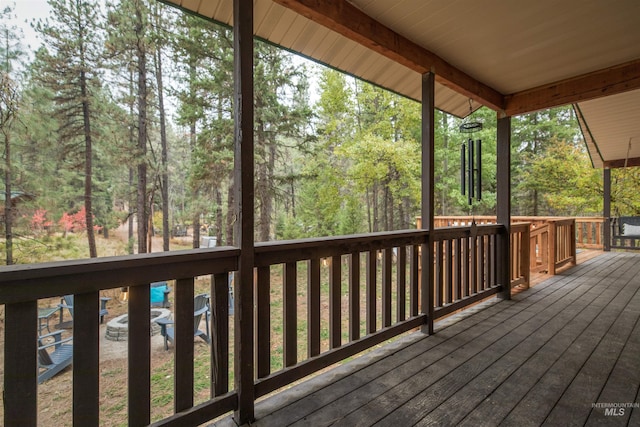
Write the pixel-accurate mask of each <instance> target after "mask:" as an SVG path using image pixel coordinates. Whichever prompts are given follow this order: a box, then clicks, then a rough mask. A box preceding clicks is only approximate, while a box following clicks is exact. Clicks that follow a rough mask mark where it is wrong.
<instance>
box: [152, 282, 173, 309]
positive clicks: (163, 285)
mask: <svg viewBox="0 0 640 427" xmlns="http://www.w3.org/2000/svg"><path fill="white" fill-rule="evenodd" d="M170 292H171V288H170V287H169V285H167V282H164V281H163V282H153V283H151V307H162V308H168V307H169V293H170Z"/></svg>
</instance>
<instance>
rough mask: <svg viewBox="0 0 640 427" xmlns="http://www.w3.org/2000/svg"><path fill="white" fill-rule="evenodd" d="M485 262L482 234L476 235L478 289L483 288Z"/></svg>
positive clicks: (481, 289)
mask: <svg viewBox="0 0 640 427" xmlns="http://www.w3.org/2000/svg"><path fill="white" fill-rule="evenodd" d="M485 262H486V254H485V252H484V236H480V237H478V290H479V291H483V290H484V289H485V282H484V280H485V269H484V268H485Z"/></svg>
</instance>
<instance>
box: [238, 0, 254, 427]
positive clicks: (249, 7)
mask: <svg viewBox="0 0 640 427" xmlns="http://www.w3.org/2000/svg"><path fill="white" fill-rule="evenodd" d="M233 53H234V63H233V64H234V70H233V75H234V92H235V94H234V95H235V96H234V112H235V130H234V135H235V165H234V168H235V171H234V180H235V182H234V190H235V200H236V213H237V217H236V226H235V227H236V228H235V239H234V241H235V242H236V245H239V246H240V250H241V251H240V260H239V262H238V276H239V277H238V278H239V280H238V282H237V283H236V289H235V338H234V343H235V349H234V357H235V363H234V367H235V388H236V391H237V393H238V408H237V410H236V413H235V418H236V422H237V424H238V425H244V424H247V423H250V422H252V421H253V419H254V398H255V390H254V378H253V375H254V374H253V372H254V360H253V349H254V342H253V336H254V334H253V329H254V323H253V322H254V319H253V266H254V241H253V231H254V230H253V228H254V226H253V217H254V213H253V207H254V202H253V195H254V182H253V163H254V158H253V99H254V95H253V2H252V1H246V0H234V2H233Z"/></svg>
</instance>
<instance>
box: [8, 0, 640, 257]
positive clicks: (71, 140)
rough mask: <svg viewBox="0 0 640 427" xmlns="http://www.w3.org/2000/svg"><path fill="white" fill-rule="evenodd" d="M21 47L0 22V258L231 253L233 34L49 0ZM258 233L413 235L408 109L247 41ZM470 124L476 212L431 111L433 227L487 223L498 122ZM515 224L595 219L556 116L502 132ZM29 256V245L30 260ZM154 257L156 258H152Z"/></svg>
mask: <svg viewBox="0 0 640 427" xmlns="http://www.w3.org/2000/svg"><path fill="white" fill-rule="evenodd" d="M48 3H49V6H50V10H51V12H50V14H49V16H48V17H47V18H46V19H38V20H31V21H30V22H28V24H29V25H30V26H31V27H32V28H33V29H34V30H35V31H36V33H37V35H38V37H39V40H40V41H41V44H40V45H39V46H36V47H35V48H34V49H30V48H29V47H28V46H27V45H26V43H25V40H24V35H23V31H22V29H21V26H20V25H18V24H19V22H18V21H17V19H16V17H15V14H14V8H13V7H7V8H5V9H4V10H3V11H2V14H1V15H0V30H1V31H0V39H1V40H0V137H1V138H2V141H1V144H2V146H3V149H2V159H1V162H2V163H1V164H2V171H3V174H2V178H1V179H2V183H3V189H4V191H3V197H2V198H3V203H4V205H3V216H2V223H1V224H0V227H1V228H2V238H1V239H0V246H1V248H0V249H1V250H2V252H3V255H5V256H4V263H6V264H14V263H30V262H39V261H42V260H44V259H43V258H40V257H38V256H36V255H35V253H36V252H37V251H38V250H39V251H41V252H46V253H48V254H51V253H56V252H59V250H58V249H59V248H60V247H61V245H64V244H65V243H64V242H68V241H69V239H71V236H76V237H77V236H80V237H81V239H82V241H83V242H86V247H85V246H83V249H82V250H81V251H77V252H76V253H75V255H73V256H75V257H78V258H85V257H97V256H106V255H117V254H121V253H119V252H118V251H117V250H115V249H109V250H105V249H104V245H101V244H100V242H101V241H104V240H108V239H114V238H115V237H114V232H115V230H118V229H119V230H124V232H125V234H126V238H125V245H124V248H125V249H124V253H136V252H137V253H143V252H149V251H151V250H152V249H153V248H152V246H151V239H152V236H155V237H156V238H157V239H159V240H161V241H162V248H161V249H159V250H170V249H173V247H172V242H173V239H174V238H175V237H176V236H180V235H183V234H184V231H185V230H188V234H187V235H188V236H189V240H188V242H189V245H190V246H192V247H194V248H197V247H199V245H200V242H201V240H202V237H204V236H211V237H215V238H216V242H217V244H218V245H233V244H234V236H233V228H234V222H235V215H234V204H235V201H234V197H233V195H234V189H233V186H234V182H233V165H234V158H233V144H234V141H233V134H234V130H233V126H234V125H233V124H234V117H233V47H232V46H233V40H232V31H231V30H230V29H229V28H227V27H224V26H221V25H218V24H215V23H212V22H208V21H206V20H203V19H200V18H197V17H194V16H192V15H189V14H185V13H182V12H180V11H179V10H177V9H175V8H172V7H169V6H166V5H164V4H162V3H160V2H158V1H152V0H108V1H104V0H102V1H97V0H48ZM254 55H255V58H254V61H255V67H254V76H255V77H254V78H255V123H254V129H255V160H256V161H255V171H254V179H255V209H256V211H255V219H256V224H255V233H256V235H255V239H256V241H269V240H282V239H296V238H304V237H320V236H333V235H345V234H354V233H366V232H375V231H385V230H398V229H408V228H415V226H416V225H415V218H416V216H418V215H419V214H420V185H421V184H420V176H421V164H420V152H421V147H420V140H421V135H420V133H421V130H420V129H421V128H420V117H421V112H420V111H421V110H420V108H421V107H420V104H419V103H418V102H416V101H414V100H410V99H406V98H404V97H402V96H399V95H397V94H394V93H391V92H389V91H386V90H384V89H381V88H380V87H377V86H374V85H371V84H369V83H367V82H363V81H361V80H358V79H356V78H353V77H351V76H348V75H345V74H342V73H340V72H338V71H335V70H332V69H329V68H326V67H324V66H322V65H319V64H315V63H312V62H310V61H308V60H306V59H303V58H301V57H299V56H296V55H295V54H293V53H291V52H288V51H285V50H283V49H280V48H278V47H276V46H273V45H271V44H267V43H264V42H262V41H259V40H257V41H256V43H255V54H254ZM471 118H472V119H473V120H475V121H481V122H483V129H482V131H480V132H477V133H475V134H473V138H474V139H481V140H482V144H483V146H482V160H483V170H482V182H483V194H482V200H481V201H478V202H475V203H474V204H473V205H472V206H469V204H468V202H467V198H466V196H463V195H462V194H461V192H460V167H461V165H460V147H461V144H462V143H463V142H465V141H466V140H467V138H468V137H469V135H468V134H462V133H460V132H459V126H460V124H461V122H462V120H463V119H461V118H457V117H453V116H450V115H447V114H445V113H442V112H440V111H437V112H436V123H437V127H436V130H435V134H436V152H435V167H436V172H435V176H436V183H435V186H436V206H435V208H436V212H435V213H436V215H471V214H474V215H492V214H495V190H496V179H495V158H496V145H495V144H496V136H495V135H496V113H495V112H493V111H491V110H489V109H487V108H480V109H479V110H477V111H476V112H475V113H474V114H473V115H472V116H471ZM612 181H613V185H612V189H613V195H612V201H613V209H612V211H613V212H615V213H616V214H624V215H638V214H640V195H639V194H638V192H637V191H628V190H629V188H635V189H637V188H639V187H640V170H639V169H638V168H629V169H626V168H625V169H618V170H614V171H613V173H612ZM512 196H513V202H512V215H554V216H563V215H567V216H569V215H571V216H598V215H602V199H603V194H602V171H601V170H598V169H594V168H593V167H592V165H591V161H590V159H589V156H588V154H587V152H586V148H585V144H584V141H583V138H582V135H581V132H580V129H579V127H578V124H577V121H576V119H575V114H574V112H573V109H572V108H571V107H570V106H568V107H562V108H554V109H550V110H543V111H539V112H536V113H531V114H526V115H521V116H517V117H514V118H513V121H512ZM38 248H40V249H38ZM156 250H158V249H156Z"/></svg>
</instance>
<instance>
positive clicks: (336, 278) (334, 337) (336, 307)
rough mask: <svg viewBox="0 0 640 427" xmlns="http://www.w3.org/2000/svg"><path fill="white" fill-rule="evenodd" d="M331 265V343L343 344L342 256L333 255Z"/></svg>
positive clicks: (335, 346)
mask: <svg viewBox="0 0 640 427" xmlns="http://www.w3.org/2000/svg"><path fill="white" fill-rule="evenodd" d="M330 263H331V264H330V265H329V341H330V343H329V345H330V348H338V347H340V346H341V345H342V257H341V256H339V255H336V256H333V257H331V261H330Z"/></svg>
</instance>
